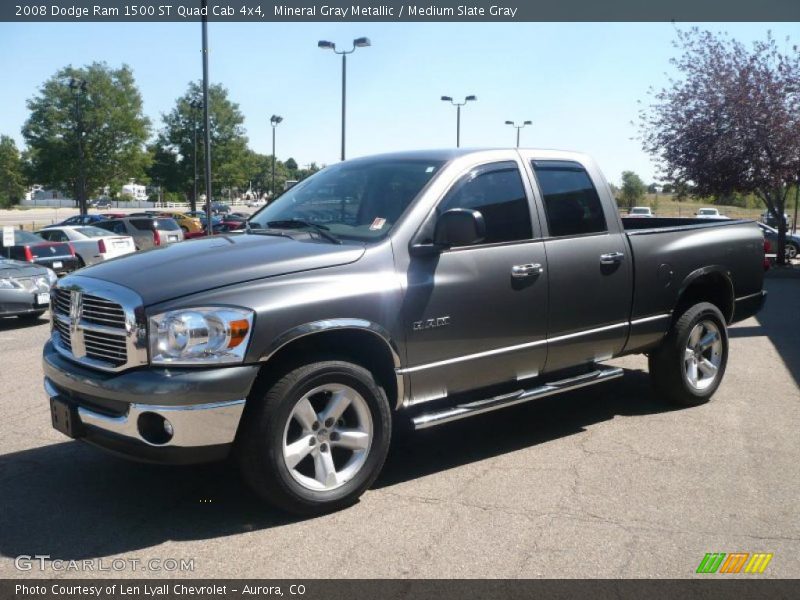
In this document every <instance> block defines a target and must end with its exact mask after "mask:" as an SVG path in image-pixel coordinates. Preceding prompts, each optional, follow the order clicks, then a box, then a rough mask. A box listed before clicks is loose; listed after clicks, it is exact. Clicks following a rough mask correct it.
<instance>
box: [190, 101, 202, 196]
mask: <svg viewBox="0 0 800 600" xmlns="http://www.w3.org/2000/svg"><path fill="white" fill-rule="evenodd" d="M189 108H191V109H192V121H193V123H192V124H193V125H194V189H193V192H192V201H191V203H190V205H191V208H192V212H194V211H196V210H197V121H198V119H199V118H200V115H199V114H198V113H199V112H200V109H201V108H203V103H202V102H200V100H192V101H191V102H189Z"/></svg>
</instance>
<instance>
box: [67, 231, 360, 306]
mask: <svg viewBox="0 0 800 600" xmlns="http://www.w3.org/2000/svg"><path fill="white" fill-rule="evenodd" d="M363 254H364V247H363V246H361V245H349V244H342V245H334V244H328V243H322V242H315V241H304V240H295V239H291V238H288V237H278V236H267V235H245V234H238V235H226V236H222V235H218V236H214V237H211V238H201V239H196V240H189V241H185V242H180V243H178V244H171V245H169V246H166V247H163V248H154V249H152V250H146V251H144V252H138V253H136V254H129V255H127V256H123V257H121V258H117V259H114V260H110V261H107V262H104V263H99V264H97V265H95V266H92V267H88V268H85V269H81V270H80V275H81V276H84V277H92V278H94V279H100V280H103V281H110V282H111V283H116V284H118V285H123V286H125V287H127V288H130V289H132V290H133V291H135V292H136V293H138V294H139V295H140V296H141V297H142V299H143V300H144V303H145V305H151V304H156V303H159V302H164V301H166V300H171V299H173V298H179V297H181V296H186V295H189V294H194V293H197V292H202V291H206V290H211V289H214V288H219V287H224V286H227V285H232V284H235V283H242V282H245V281H253V280H256V279H263V278H266V277H275V276H277V275H286V274H288V273H297V272H299V271H309V270H311V269H322V268H325V267H334V266H337V265H344V264H348V263H351V262H355V261H357V260H358V259H359V258H361V256H363Z"/></svg>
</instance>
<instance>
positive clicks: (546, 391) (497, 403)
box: [412, 367, 623, 430]
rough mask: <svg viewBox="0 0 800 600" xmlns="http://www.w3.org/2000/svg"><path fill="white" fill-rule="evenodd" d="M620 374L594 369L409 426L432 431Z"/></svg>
mask: <svg viewBox="0 0 800 600" xmlns="http://www.w3.org/2000/svg"><path fill="white" fill-rule="evenodd" d="M622 374H623V371H622V369H620V368H618V367H609V368H603V369H598V370H596V371H592V372H590V373H585V374H583V375H578V376H577V377H570V378H569V379H562V380H560V381H551V382H550V383H546V384H544V385H542V386H539V387H535V388H531V389H529V390H518V391H516V392H512V393H510V394H503V395H501V396H495V397H493V398H486V399H485V400H476V401H474V402H467V403H464V404H457V405H456V406H452V407H448V408H445V409H443V410H441V411H437V412H431V413H425V414H422V415H419V416H418V417H414V418H413V419H412V423H413V424H414V429H415V430H419V429H427V428H428V427H435V426H436V425H442V424H444V423H450V422H451V421H457V420H458V419H465V418H467V417H472V416H475V415H480V414H483V413H487V412H490V411H493V410H498V409H500V408H506V407H507V406H514V405H515V404H522V403H523V402H529V401H531V400H536V399H537V398H544V397H545V396H552V395H554V394H561V393H563V392H569V391H572V390H576V389H578V388H582V387H585V386H587V385H594V384H596V383H602V382H603V381H609V380H611V379H616V378H617V377H622Z"/></svg>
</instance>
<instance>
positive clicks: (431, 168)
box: [425, 167, 436, 173]
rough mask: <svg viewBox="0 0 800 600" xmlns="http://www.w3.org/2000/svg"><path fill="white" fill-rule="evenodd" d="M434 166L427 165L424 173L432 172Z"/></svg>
mask: <svg viewBox="0 0 800 600" xmlns="http://www.w3.org/2000/svg"><path fill="white" fill-rule="evenodd" d="M435 168H436V167H428V168H427V169H425V172H426V173H433V170H434V169H435Z"/></svg>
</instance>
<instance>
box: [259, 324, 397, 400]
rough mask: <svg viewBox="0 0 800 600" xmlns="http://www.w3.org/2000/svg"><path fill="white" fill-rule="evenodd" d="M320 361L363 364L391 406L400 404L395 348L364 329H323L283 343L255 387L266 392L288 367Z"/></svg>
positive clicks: (265, 366)
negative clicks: (398, 400) (342, 361)
mask: <svg viewBox="0 0 800 600" xmlns="http://www.w3.org/2000/svg"><path fill="white" fill-rule="evenodd" d="M318 360H344V361H347V362H352V363H355V364H357V365H360V366H362V367H364V368H365V369H367V370H368V371H369V372H370V373H372V375H373V376H374V377H375V380H376V381H377V383H378V385H379V386H381V387H382V388H383V390H384V392H386V398H387V399H388V400H389V406H392V407H394V406H397V396H398V393H399V390H398V389H397V379H396V377H395V363H394V357H393V355H392V350H391V349H390V347H389V345H388V344H387V342H386V341H385V340H384V339H383V338H381V337H380V336H378V335H377V334H375V333H371V332H369V331H365V330H361V329H337V330H332V331H322V332H319V333H315V334H312V335H307V336H304V337H300V338H298V339H296V340H293V341H291V342H289V343H287V344H285V345H284V346H281V347H280V348H279V349H278V350H277V351H276V352H275V354H274V355H272V356H271V357H270V358H269V360H267V361H266V362H265V363H264V365H263V366H262V367H261V370H260V371H259V374H258V377H257V378H256V381H255V383H254V385H253V390H259V391H264V392H265V391H266V390H267V389H269V387H270V386H271V385H272V384H273V383H274V382H275V381H277V380H278V379H279V378H280V377H281V376H282V375H284V374H285V373H287V372H288V371H289V370H291V369H293V368H295V367H297V366H299V365H302V364H308V363H311V362H316V361H318Z"/></svg>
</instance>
